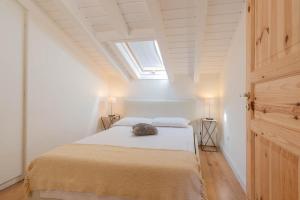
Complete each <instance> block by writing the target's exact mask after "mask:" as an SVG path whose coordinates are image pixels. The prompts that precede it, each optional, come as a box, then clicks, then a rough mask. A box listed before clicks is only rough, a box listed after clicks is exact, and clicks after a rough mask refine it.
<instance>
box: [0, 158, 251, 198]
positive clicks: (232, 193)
mask: <svg viewBox="0 0 300 200" xmlns="http://www.w3.org/2000/svg"><path fill="white" fill-rule="evenodd" d="M200 157H201V168H202V175H203V177H204V181H205V183H206V189H207V195H208V200H245V199H246V197H245V193H244V191H243V190H242V188H241V186H240V185H239V183H238V181H237V180H236V179H235V177H234V175H233V172H232V170H231V169H230V167H229V166H228V164H227V162H226V161H225V159H224V157H223V155H222V154H221V153H220V152H218V153H214V152H200ZM24 199H25V198H24V191H23V187H22V183H17V184H15V185H13V186H11V187H10V188H7V189H5V190H3V191H0V200H24Z"/></svg>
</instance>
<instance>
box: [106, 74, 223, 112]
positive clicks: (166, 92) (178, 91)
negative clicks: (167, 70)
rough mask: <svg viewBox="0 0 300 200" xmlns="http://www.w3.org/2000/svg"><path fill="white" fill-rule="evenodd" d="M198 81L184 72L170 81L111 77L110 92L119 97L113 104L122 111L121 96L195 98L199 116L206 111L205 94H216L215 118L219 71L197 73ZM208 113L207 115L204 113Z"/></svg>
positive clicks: (169, 98)
mask: <svg viewBox="0 0 300 200" xmlns="http://www.w3.org/2000/svg"><path fill="white" fill-rule="evenodd" d="M199 80H200V81H199V82H198V83H194V82H193V80H192V79H191V78H189V77H186V76H177V77H176V78H175V80H173V81H172V82H171V81H169V80H135V81H131V82H129V83H126V82H119V81H111V82H110V89H109V95H110V96H115V97H119V99H121V100H119V101H118V103H116V104H115V105H114V107H115V111H116V112H118V113H121V114H122V113H123V107H122V106H123V105H122V99H123V98H127V99H148V100H149V99H150V100H174V99H175V100H176V99H190V98H195V99H197V100H198V101H199V102H198V113H199V116H198V117H204V115H205V114H207V113H208V111H207V109H206V108H204V106H205V105H204V102H203V99H204V98H215V99H217V100H216V101H215V105H212V116H213V117H215V118H218V116H219V111H218V102H219V101H218V99H219V96H220V75H219V74H215V73H213V74H200V75H199ZM206 117H207V116H206Z"/></svg>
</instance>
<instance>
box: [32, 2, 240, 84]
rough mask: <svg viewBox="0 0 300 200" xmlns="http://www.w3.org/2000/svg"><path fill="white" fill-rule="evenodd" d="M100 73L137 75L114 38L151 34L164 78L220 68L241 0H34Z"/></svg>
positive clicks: (192, 74) (191, 75) (130, 77)
mask: <svg viewBox="0 0 300 200" xmlns="http://www.w3.org/2000/svg"><path fill="white" fill-rule="evenodd" d="M34 2H35V3H36V4H37V5H38V6H39V7H40V8H41V9H42V10H43V12H45V13H46V14H47V15H48V16H49V17H50V18H51V19H52V20H53V21H55V23H57V24H58V26H60V27H61V28H62V29H63V31H65V32H66V33H67V34H68V35H69V36H70V37H71V38H72V39H73V40H74V42H75V43H76V44H77V45H78V47H80V48H81V49H82V50H83V51H84V52H85V53H86V54H87V55H88V56H89V58H90V59H91V60H92V61H93V62H95V63H96V64H97V65H99V68H101V70H103V72H104V73H108V74H116V73H118V74H121V75H122V76H123V78H125V79H128V80H131V79H135V78H136V76H135V74H134V73H133V72H132V70H131V69H130V67H129V66H128V64H127V63H126V61H125V60H124V59H123V58H122V57H121V55H120V54H119V52H118V51H117V50H116V48H115V45H114V43H115V42H118V41H128V40H149V39H156V40H157V41H158V44H159V46H160V49H161V53H162V57H163V61H164V64H165V66H166V70H167V72H168V75H169V77H171V78H172V77H174V76H176V75H178V74H180V75H187V76H190V77H191V78H193V79H194V80H195V81H197V80H198V79H197V77H198V74H199V73H202V72H214V73H218V72H220V71H221V70H222V67H223V63H224V59H225V58H226V54H227V51H228V48H229V45H230V41H231V38H232V36H233V34H234V32H235V29H236V28H237V25H238V21H239V18H240V16H241V11H242V8H243V5H244V0H34Z"/></svg>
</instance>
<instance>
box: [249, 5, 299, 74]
mask: <svg viewBox="0 0 300 200" xmlns="http://www.w3.org/2000/svg"><path fill="white" fill-rule="evenodd" d="M299 10H300V2H299V0H256V1H255V67H257V68H261V67H264V66H266V65H267V64H270V63H271V62H274V61H277V60H278V59H281V58H284V57H285V56H286V55H287V54H293V53H298V52H299V50H300V43H299V42H300V13H299Z"/></svg>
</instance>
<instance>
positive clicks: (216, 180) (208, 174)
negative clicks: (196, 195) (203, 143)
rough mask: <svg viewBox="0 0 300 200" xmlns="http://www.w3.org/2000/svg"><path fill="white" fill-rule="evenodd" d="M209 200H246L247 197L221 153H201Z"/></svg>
mask: <svg viewBox="0 0 300 200" xmlns="http://www.w3.org/2000/svg"><path fill="white" fill-rule="evenodd" d="M200 160H201V161H200V162H201V170H202V176H203V178H204V181H205V184H206V190H207V195H208V200H245V199H246V195H245V192H244V190H243V189H242V187H241V186H240V184H239V182H238V181H237V179H236V178H235V176H234V174H233V172H232V170H231V168H230V167H229V165H228V164H227V162H226V160H225V159H224V157H223V155H222V153H220V152H203V151H201V152H200Z"/></svg>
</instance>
